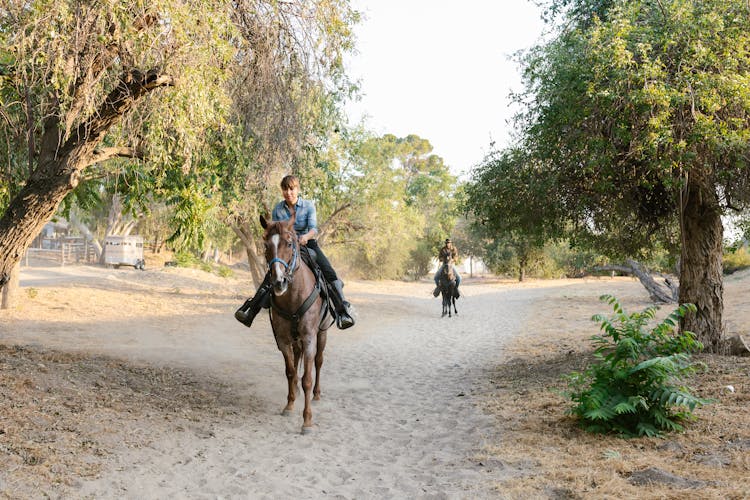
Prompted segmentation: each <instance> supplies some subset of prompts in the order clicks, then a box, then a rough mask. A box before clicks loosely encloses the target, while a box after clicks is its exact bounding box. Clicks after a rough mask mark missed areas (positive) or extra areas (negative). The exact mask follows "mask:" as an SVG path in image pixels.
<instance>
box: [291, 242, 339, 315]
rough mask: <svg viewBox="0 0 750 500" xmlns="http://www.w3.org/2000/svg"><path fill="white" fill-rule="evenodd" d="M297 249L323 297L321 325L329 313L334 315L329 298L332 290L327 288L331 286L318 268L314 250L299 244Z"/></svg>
mask: <svg viewBox="0 0 750 500" xmlns="http://www.w3.org/2000/svg"><path fill="white" fill-rule="evenodd" d="M299 250H300V251H299V253H300V256H301V257H302V261H303V262H304V263H305V264H307V267H309V268H310V270H311V271H312V272H313V274H314V275H315V281H316V284H317V287H318V290H320V297H321V298H322V299H323V314H322V315H321V318H320V324H321V325H322V324H323V322H324V321H325V319H326V318H327V317H328V315H329V314H330V315H331V317H332V318H335V317H336V313H335V308H334V307H333V301H332V299H331V293H332V292H331V290H330V289H329V287H331V286H332V285H331V284H330V283H328V281H326V279H325V277H324V276H323V271H322V270H321V269H320V266H318V262H317V260H316V258H317V255H316V254H315V250H313V249H312V248H307V247H306V246H302V245H300V249H299Z"/></svg>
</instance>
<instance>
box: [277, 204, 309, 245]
mask: <svg viewBox="0 0 750 500" xmlns="http://www.w3.org/2000/svg"><path fill="white" fill-rule="evenodd" d="M294 210H295V212H296V213H297V218H296V219H295V220H294V230H295V231H296V232H297V235H298V236H302V235H303V234H305V233H307V232H308V231H310V230H311V229H314V230H315V237H317V235H318V215H317V213H316V212H315V205H314V204H313V202H312V201H310V200H303V199H302V198H297V204H296V205H295V206H294ZM291 217H292V212H290V211H289V207H287V206H286V202H285V201H284V200H281V201H280V202H278V203H277V204H276V206H275V207H274V209H273V213H272V214H271V220H272V221H274V222H276V221H281V220H289V219H291Z"/></svg>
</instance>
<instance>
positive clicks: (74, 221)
mask: <svg viewBox="0 0 750 500" xmlns="http://www.w3.org/2000/svg"><path fill="white" fill-rule="evenodd" d="M70 224H71V225H72V226H73V227H75V228H76V229H78V231H79V232H80V233H81V234H82V235H83V236H84V238H86V240H87V241H90V242H91V246H92V247H93V248H94V253H95V254H96V260H97V262H99V261H100V260H101V258H102V245H101V243H99V240H97V239H96V237H95V236H94V233H92V232H91V230H90V229H89V228H88V226H87V225H86V224H84V223H83V222H82V221H81V219H79V218H78V216H77V215H76V214H74V213H73V212H72V211H71V213H70Z"/></svg>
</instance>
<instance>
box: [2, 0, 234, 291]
mask: <svg viewBox="0 0 750 500" xmlns="http://www.w3.org/2000/svg"><path fill="white" fill-rule="evenodd" d="M230 8H231V6H230V4H228V3H226V2H219V1H213V0H208V1H206V0H201V1H193V0H183V1H177V2H175V1H172V0H169V1H165V0H149V1H148V2H145V1H135V2H134V1H131V0H128V1H123V0H105V1H101V2H78V1H72V0H34V1H31V2H19V1H13V0H3V2H2V5H0V99H2V100H1V101H0V115H1V116H2V119H1V120H0V143H3V144H4V145H5V146H4V147H5V152H6V154H7V157H8V163H7V168H6V174H5V176H4V181H3V183H2V184H3V185H4V186H5V187H4V188H3V192H4V193H8V194H7V195H5V199H6V200H7V205H3V206H2V207H0V210H2V216H1V217H0V286H2V285H3V284H4V283H5V282H6V281H8V279H9V276H10V273H11V270H12V269H13V268H14V266H15V264H16V263H17V262H18V261H19V260H20V258H21V256H22V255H23V253H24V251H25V249H26V248H27V247H28V245H29V243H30V242H31V240H32V239H33V238H34V237H35V236H36V235H37V234H38V233H39V231H40V230H41V228H42V226H43V225H44V224H45V223H46V222H47V221H48V220H49V219H50V218H51V217H52V216H53V214H54V213H55V211H56V210H57V208H58V206H59V205H60V203H61V202H62V200H63V199H64V198H65V197H66V195H68V194H69V193H70V192H71V191H72V190H73V189H75V188H76V186H78V184H79V183H80V182H81V180H82V179H84V178H85V176H86V175H87V172H88V171H89V170H90V169H91V167H92V166H93V165H101V164H103V163H105V162H106V161H107V160H110V159H113V158H117V157H131V158H144V159H146V158H147V159H148V160H149V161H150V162H151V163H152V164H154V165H160V164H163V163H164V161H165V160H166V159H170V160H171V159H173V158H174V157H175V156H180V157H182V158H183V160H184V161H183V165H185V164H189V160H190V158H191V151H192V150H193V149H195V146H196V144H199V143H200V138H201V131H202V130H203V129H204V128H205V127H206V126H207V122H213V121H215V120H220V119H221V116H222V115H223V114H224V113H223V111H222V110H225V109H226V104H227V102H226V99H225V98H224V82H225V73H226V68H227V67H228V65H229V64H230V62H231V60H232V59H233V57H234V55H235V49H234V46H233V45H232V44H231V43H230V42H231V40H232V38H233V37H234V36H235V34H234V33H235V32H234V29H233V27H234V25H233V23H231V22H230V12H229V9H230ZM8 179H10V180H8ZM9 184H10V185H11V187H10V188H8V187H7V186H8V185H9Z"/></svg>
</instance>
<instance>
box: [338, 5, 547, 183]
mask: <svg viewBox="0 0 750 500" xmlns="http://www.w3.org/2000/svg"><path fill="white" fill-rule="evenodd" d="M352 4H353V6H354V8H355V9H357V10H359V11H361V12H362V13H363V14H364V17H365V19H364V20H363V22H361V23H360V24H359V25H358V26H357V27H356V29H355V33H356V36H357V48H358V51H359V54H357V55H356V56H354V57H353V58H351V59H350V60H349V61H348V64H347V67H348V70H349V74H350V75H351V77H352V78H354V79H357V80H360V83H361V91H362V94H363V97H362V100H361V101H360V102H357V103H352V104H350V105H349V106H348V108H347V110H348V113H349V117H350V120H351V122H352V123H356V122H358V121H359V120H360V119H361V118H363V117H364V118H365V124H366V126H367V128H368V129H369V130H371V131H373V132H375V133H376V134H379V135H380V134H385V133H391V134H394V135H396V136H398V137H405V136H406V135H408V134H417V135H419V136H420V137H422V138H424V139H427V140H429V141H430V143H431V144H432V146H433V148H434V150H433V153H435V154H437V155H439V156H441V157H442V158H443V160H444V161H445V163H446V164H447V165H448V166H449V167H450V169H451V171H452V172H453V173H454V174H457V175H460V174H467V173H468V172H469V171H470V170H471V167H473V166H474V165H476V164H477V163H479V162H480V161H481V160H482V158H483V157H484V155H485V154H486V153H487V152H488V151H489V149H490V148H489V144H490V142H491V141H495V142H496V144H497V145H498V146H503V145H505V144H507V142H508V140H509V138H510V134H509V130H508V125H507V123H506V121H507V120H508V119H509V118H510V117H511V116H512V113H513V110H512V109H510V108H509V98H508V95H509V93H510V92H511V90H514V91H518V90H520V89H521V79H520V69H519V67H518V65H517V64H516V63H515V62H513V61H512V60H510V56H511V55H513V54H514V53H515V52H517V51H518V50H521V49H528V48H529V47H531V46H532V45H533V44H534V43H535V42H537V41H538V40H539V39H540V37H541V33H542V31H543V29H544V27H543V23H542V21H541V20H540V18H539V14H540V11H539V8H538V7H536V6H534V5H533V4H532V3H531V2H530V1H529V0H463V1H461V2H457V1H455V0H353V2H352Z"/></svg>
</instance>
